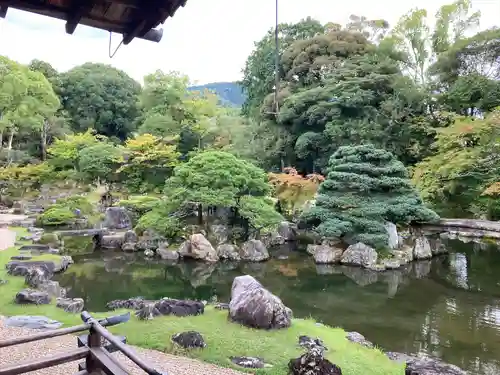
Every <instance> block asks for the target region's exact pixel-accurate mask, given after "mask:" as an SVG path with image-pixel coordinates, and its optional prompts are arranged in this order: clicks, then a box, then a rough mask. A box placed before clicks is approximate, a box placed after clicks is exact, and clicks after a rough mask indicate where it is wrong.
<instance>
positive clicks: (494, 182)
mask: <svg viewBox="0 0 500 375" xmlns="http://www.w3.org/2000/svg"><path fill="white" fill-rule="evenodd" d="M479 25H480V14H479V13H477V12H473V11H472V8H471V1H470V0H456V1H454V2H452V3H450V4H446V5H444V6H442V7H440V8H439V9H438V11H437V13H436V14H435V17H430V16H429V14H428V12H427V10H425V9H421V8H417V9H412V10H410V11H409V12H408V13H406V14H403V15H402V16H401V18H400V19H399V20H398V21H397V22H396V23H395V24H394V25H390V24H389V23H388V22H387V21H385V20H383V19H369V18H367V17H365V16H363V15H352V16H351V17H350V18H349V20H347V22H346V24H344V25H342V24H337V23H333V22H329V23H326V24H321V23H320V22H319V21H317V20H314V19H311V18H307V19H304V20H301V21H299V22H297V23H290V24H281V25H279V33H278V37H279V48H278V76H277V77H276V75H275V57H276V55H275V45H274V43H275V42H274V32H275V30H273V29H271V30H269V31H268V32H267V33H266V34H265V35H264V36H263V38H262V39H261V40H260V41H258V42H257V43H256V44H255V49H254V51H252V53H251V54H250V56H249V57H248V59H247V62H246V64H245V69H244V71H243V80H242V82H241V87H242V88H243V89H244V93H245V95H246V101H245V103H244V105H243V106H242V108H230V107H228V106H225V105H224V103H223V101H221V99H220V97H218V96H217V95H216V94H214V93H213V92H210V91H208V90H206V89H205V88H206V87H208V86H211V87H212V86H213V87H216V86H217V87H219V86H220V85H217V84H213V85H208V86H196V87H193V86H192V85H191V82H190V81H189V78H188V77H187V76H184V75H183V74H181V73H178V72H169V73H166V72H163V71H161V70H158V71H155V72H152V73H151V74H148V75H147V76H146V77H144V82H143V86H142V87H141V85H140V84H139V83H138V82H135V81H134V80H133V79H131V78H130V77H129V76H128V75H127V74H126V73H125V72H122V71H120V70H118V69H115V68H113V67H111V66H109V65H104V64H94V63H86V64H83V65H81V66H78V67H75V68H73V69H71V70H69V71H66V72H58V71H57V70H56V69H54V68H53V67H52V66H51V65H50V64H48V63H46V62H44V61H40V60H33V61H31V63H30V64H29V65H28V66H25V65H22V64H18V63H16V62H14V61H11V60H9V59H7V58H5V57H2V58H0V168H2V169H1V170H0V171H1V173H2V176H0V177H1V178H3V180H2V186H7V189H8V190H9V191H10V192H11V193H15V192H16V191H25V190H27V189H36V188H37V186H39V185H40V184H41V183H42V182H51V181H52V182H54V181H78V182H82V183H85V184H88V183H90V182H93V181H95V180H99V181H103V180H104V181H106V182H114V183H115V184H118V185H119V187H120V189H121V190H123V191H125V192H127V193H141V194H150V195H152V196H153V195H154V202H155V204H154V205H150V204H149V203H148V205H146V206H147V210H148V211H147V212H146V210H145V209H141V210H138V212H139V211H140V215H141V218H140V220H139V223H140V227H142V228H143V229H147V228H154V229H156V230H158V231H162V232H163V233H169V234H170V235H174V234H175V233H177V232H178V230H179V228H181V227H182V225H181V224H182V223H181V220H180V219H181V217H182V215H183V212H184V211H185V208H186V206H189V205H191V204H195V205H198V206H197V207H198V208H199V209H200V210H201V211H200V212H201V213H200V212H198V214H199V215H198V216H200V217H202V218H203V217H204V213H206V212H207V210H208V211H210V210H213V209H216V208H217V207H219V206H221V207H225V208H227V209H230V210H232V211H233V213H234V219H235V220H240V222H242V223H244V225H245V227H246V229H247V230H246V235H247V236H248V235H249V233H250V230H251V228H253V229H262V228H267V227H270V226H272V225H274V224H275V223H276V222H277V221H279V220H281V216H280V214H278V213H277V211H276V210H275V209H274V208H273V205H272V204H271V203H270V202H269V199H270V198H274V199H275V201H277V202H278V203H279V204H278V205H277V208H278V210H279V211H280V212H281V213H282V214H284V215H287V216H290V217H292V218H293V217H296V216H297V215H298V214H300V213H301V212H303V211H307V210H308V208H310V207H311V205H312V203H311V202H314V198H315V196H316V193H317V190H318V186H319V185H320V184H321V188H320V197H318V201H317V205H316V208H315V209H314V210H312V211H310V212H309V214H308V215H309V217H310V219H311V220H312V222H313V224H315V225H316V227H317V229H318V231H319V232H320V233H322V234H325V235H332V236H333V235H335V236H344V237H345V238H354V239H356V238H357V239H363V240H366V241H367V242H370V243H372V244H375V245H377V246H378V245H380V244H381V243H382V242H384V241H385V237H384V236H385V234H384V233H385V232H382V231H381V230H382V229H381V226H380V223H381V222H382V221H383V220H393V221H395V222H401V223H408V222H409V221H412V220H426V219H432V218H435V216H434V215H433V214H432V213H431V211H428V210H427V209H425V207H424V206H423V205H422V202H421V201H420V198H419V196H418V194H417V193H416V192H415V191H414V190H413V189H412V188H411V186H410V185H409V182H408V179H407V173H410V174H412V181H413V183H415V184H416V186H417V188H418V189H419V192H420V193H421V194H422V197H423V199H424V200H425V201H426V202H427V203H429V204H431V205H432V208H433V209H435V210H436V211H437V212H438V213H440V214H442V215H446V216H448V215H451V214H450V211H449V208H450V207H453V208H454V209H455V212H453V213H452V215H453V216H470V217H482V218H491V219H498V218H499V217H500V205H499V204H498V203H497V202H498V197H499V195H500V193H499V191H500V189H499V188H498V186H499V183H500V176H498V173H496V171H497V169H498V168H496V165H497V164H498V155H499V150H498V143H499V138H498V129H497V128H498V126H497V125H498V116H499V115H498V107H499V106H500V83H499V80H498V79H499V77H500V65H499V61H500V29H498V28H491V29H488V30H478V26H479ZM276 79H278V83H279V84H278V87H277V88H276V87H275V84H276ZM222 87H225V85H222ZM368 145H372V146H368ZM332 155H333V156H332ZM367 155H372V156H373V158H372V159H370V160H369V161H367V160H365V161H362V160H364V159H363V158H367V157H368V156H367ZM377 158H378V159H377ZM351 159H352V160H351ZM354 159H356V160H354ZM360 160H361V161H360ZM329 164H330V165H329ZM367 168H369V169H373V170H371V171H370V172H369V171H367ZM374 172H377V173H379V175H377V176H373V175H372V174H373V173H374ZM370 173H371V174H370ZM5 176H7V177H12V178H15V179H16V181H17V183H13V184H11V183H8V181H7V180H6V179H5V178H4V177H5ZM323 176H325V177H326V178H327V179H326V181H324V182H323V179H324V177H323ZM332 176H333V177H332ZM368 180H369V182H370V183H368V182H367V181H368ZM388 181H389V182H391V183H389V182H388ZM354 182H356V183H357V185H356V184H355V183H354ZM342 184H343V185H342ZM348 187H349V189H347V188H348ZM346 189H347V190H346ZM363 189H365V190H363ZM149 198H151V197H150V196H148V197H147V198H145V199H146V200H148V199H149ZM134 199H135V198H134ZM134 199H131V200H130V201H131V202H135V200H134ZM346 199H348V200H349V202H348V204H347V205H343V203H345V202H344V200H346ZM148 202H151V201H149V200H148ZM339 202H340V203H339ZM387 202H391V203H393V202H396V203H397V208H398V210H395V209H394V211H391V210H390V209H385V208H384V209H383V208H382V207H385V206H386V205H387ZM340 206H342V207H340ZM189 207H191V206H189ZM321 210H323V211H321ZM356 210H358V211H356ZM396 211H398V212H396ZM360 212H362V213H363V215H364V219H363V220H364V221H363V220H361V219H362V216H363V215H361V214H360ZM306 214H307V212H306V213H305V215H306ZM314 220H316V221H314ZM363 233H365V234H364V235H365V236H367V237H366V238H365V237H363ZM380 236H382V237H380Z"/></svg>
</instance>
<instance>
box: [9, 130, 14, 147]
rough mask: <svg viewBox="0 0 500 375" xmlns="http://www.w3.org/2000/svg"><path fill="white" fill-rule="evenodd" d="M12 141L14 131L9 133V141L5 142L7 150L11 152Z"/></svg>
mask: <svg viewBox="0 0 500 375" xmlns="http://www.w3.org/2000/svg"><path fill="white" fill-rule="evenodd" d="M13 141H14V130H11V131H10V133H9V140H8V142H7V150H9V151H10V150H12V142H13Z"/></svg>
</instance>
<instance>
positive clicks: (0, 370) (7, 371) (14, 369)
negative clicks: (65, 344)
mask: <svg viewBox="0 0 500 375" xmlns="http://www.w3.org/2000/svg"><path fill="white" fill-rule="evenodd" d="M89 352H90V349H89V348H88V347H83V348H78V349H75V350H73V351H71V352H68V353H62V354H56V355H53V356H50V357H48V358H44V359H39V360H35V361H33V360H30V361H25V362H21V363H19V364H17V365H12V366H9V367H0V375H18V374H24V373H26V372H30V371H35V370H40V369H43V368H47V367H53V366H58V365H61V364H63V363H68V362H73V361H76V360H78V359H83V358H85V357H87V355H88V354H89Z"/></svg>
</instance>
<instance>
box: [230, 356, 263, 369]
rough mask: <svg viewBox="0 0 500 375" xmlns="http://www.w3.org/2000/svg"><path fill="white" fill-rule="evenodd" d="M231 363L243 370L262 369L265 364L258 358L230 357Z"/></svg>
mask: <svg viewBox="0 0 500 375" xmlns="http://www.w3.org/2000/svg"><path fill="white" fill-rule="evenodd" d="M229 359H230V360H231V362H233V363H234V364H235V365H237V366H240V367H244V368H264V367H268V366H266V363H265V362H264V359H262V358H259V357H230V358H229Z"/></svg>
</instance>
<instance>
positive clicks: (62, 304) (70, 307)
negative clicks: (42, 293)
mask: <svg viewBox="0 0 500 375" xmlns="http://www.w3.org/2000/svg"><path fill="white" fill-rule="evenodd" d="M83 304H84V302H83V299H82V298H57V304H56V306H57V307H59V308H61V309H63V310H64V311H66V312H68V313H71V314H77V313H80V312H82V311H83Z"/></svg>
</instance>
